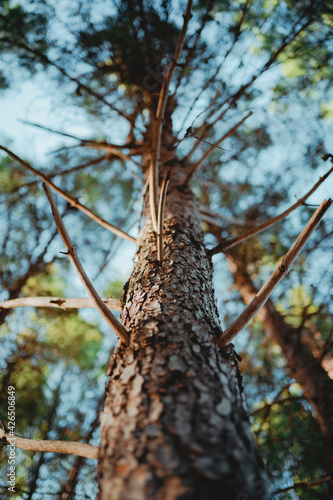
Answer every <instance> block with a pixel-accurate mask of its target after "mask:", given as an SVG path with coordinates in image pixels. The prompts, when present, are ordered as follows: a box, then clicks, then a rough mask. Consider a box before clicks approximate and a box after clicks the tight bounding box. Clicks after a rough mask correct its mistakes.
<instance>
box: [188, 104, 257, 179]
mask: <svg viewBox="0 0 333 500" xmlns="http://www.w3.org/2000/svg"><path fill="white" fill-rule="evenodd" d="M251 115H252V111H250V112H249V113H248V114H247V115H246V116H244V118H243V119H242V120H241V121H239V122H238V123H236V125H234V126H233V127H232V128H231V129H230V130H229V131H228V132H227V133H226V134H224V136H223V137H221V139H219V140H218V141H217V142H216V143H215V144H213V145H212V146H211V147H210V148H209V149H208V151H206V153H205V154H204V155H203V156H202V158H201V159H200V160H199V161H197V163H195V164H194V165H192V167H191V169H190V171H189V172H188V174H187V176H186V177H185V179H184V181H183V182H182V185H185V184H187V183H188V181H189V180H190V179H191V177H192V176H193V175H194V173H195V172H196V171H197V170H198V168H199V167H200V166H201V165H202V163H203V162H204V161H205V160H206V159H207V158H208V156H210V155H211V154H212V152H213V151H214V150H215V149H216V148H217V147H218V146H219V144H221V142H223V141H224V140H225V139H227V137H230V136H231V135H233V134H234V133H235V132H236V130H237V129H238V127H240V126H241V125H242V124H243V123H244V122H245V120H247V119H248V118H249V116H251Z"/></svg>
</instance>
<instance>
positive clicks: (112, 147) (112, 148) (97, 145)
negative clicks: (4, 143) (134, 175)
mask: <svg viewBox="0 0 333 500" xmlns="http://www.w3.org/2000/svg"><path fill="white" fill-rule="evenodd" d="M18 121H19V122H21V123H24V124H26V125H31V126H32V127H37V128H40V129H42V130H45V131H47V132H51V133H52V134H57V135H62V136H63V137H69V138H70V139H75V140H76V141H79V142H80V144H78V146H79V147H88V148H93V149H98V150H105V151H108V152H109V153H111V154H113V155H114V156H118V157H119V158H122V159H123V160H129V161H133V162H134V163H136V164H137V165H140V164H139V163H138V162H136V161H135V160H133V158H131V157H130V156H128V155H126V154H124V153H122V152H121V151H119V150H120V149H123V148H124V149H128V145H127V144H124V145H119V146H118V145H117V144H109V143H108V142H106V141H94V140H92V139H81V138H80V137H77V136H76V135H72V134H68V133H67V132H61V131H60V130H55V129H53V128H49V127H45V126H44V125H41V124H39V123H35V122H29V121H27V120H21V119H18Z"/></svg>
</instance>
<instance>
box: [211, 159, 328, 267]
mask: <svg viewBox="0 0 333 500" xmlns="http://www.w3.org/2000/svg"><path fill="white" fill-rule="evenodd" d="M332 172H333V167H332V168H331V169H330V170H329V171H328V172H326V174H325V175H323V176H322V177H319V180H318V182H316V184H315V185H314V186H313V187H312V188H311V189H310V191H308V192H307V193H306V194H305V195H304V196H303V197H302V198H300V199H299V200H298V201H297V202H296V203H294V205H292V206H291V207H289V208H288V209H287V210H285V211H284V212H282V214H280V215H277V216H276V217H273V218H272V219H269V220H268V221H266V222H263V223H262V224H260V225H259V226H257V227H255V228H253V229H250V231H247V232H246V233H244V234H241V235H240V236H237V237H236V238H233V239H232V240H229V241H225V242H224V243H220V244H219V245H216V247H214V248H212V249H210V250H208V254H209V255H210V256H211V257H212V256H213V255H216V254H217V253H220V252H225V251H226V250H229V249H230V248H232V247H234V246H236V245H238V244H239V243H241V242H242V241H245V240H248V239H249V238H251V237H252V236H254V235H255V234H258V233H261V232H262V231H264V230H265V229H267V228H268V227H270V226H273V225H274V224H276V223H277V222H279V221H280V220H283V219H285V218H286V217H287V216H288V215H289V214H290V213H291V212H293V211H294V210H296V208H298V207H299V206H301V205H304V202H305V201H306V200H307V199H308V198H309V197H310V196H311V195H312V194H313V193H314V192H315V191H316V189H318V187H319V186H320V185H321V184H322V183H323V182H324V181H325V180H326V179H327V177H328V176H329V175H330V174H331V173H332Z"/></svg>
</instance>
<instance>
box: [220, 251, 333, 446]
mask: <svg viewBox="0 0 333 500" xmlns="http://www.w3.org/2000/svg"><path fill="white" fill-rule="evenodd" d="M227 259H228V261H229V264H230V268H231V271H232V273H233V277H234V281H235V284H236V287H237V290H238V291H239V293H240V295H241V297H242V299H243V300H244V302H245V303H246V304H249V303H250V302H251V300H252V299H253V297H254V296H255V295H256V293H257V289H256V288H255V286H254V284H253V282H252V280H251V278H250V276H249V274H248V272H247V269H246V264H245V263H244V261H243V260H242V259H241V258H240V257H239V256H238V255H237V253H236V251H231V252H228V254H227ZM258 317H259V318H260V320H261V321H262V324H263V325H264V327H265V329H266V330H267V332H268V333H269V334H270V336H271V338H272V339H273V340H274V341H275V342H276V343H277V344H278V345H279V346H280V347H281V349H282V352H283V354H284V356H285V358H286V360H287V363H288V365H289V368H290V371H291V375H292V377H293V378H294V379H295V380H296V382H297V383H298V384H299V385H300V386H301V387H302V389H303V392H304V395H305V397H306V398H307V400H308V401H309V403H310V404H311V405H312V407H313V408H314V410H315V413H316V416H317V420H318V422H319V424H320V426H321V428H322V430H323V431H324V432H325V433H327V434H329V435H330V436H331V437H332V432H333V380H332V379H331V378H330V376H329V374H328V372H327V371H326V370H325V369H324V367H323V366H321V363H320V359H317V358H316V357H315V356H314V355H313V353H312V352H311V350H310V349H309V347H308V346H307V345H306V343H305V342H303V341H302V337H301V332H300V331H299V330H298V329H296V328H293V327H292V326H290V325H288V323H286V321H285V320H284V318H283V316H282V315H281V314H280V313H279V312H278V311H277V310H276V309H275V307H274V304H273V303H272V301H271V300H268V301H267V302H266V304H265V305H264V307H263V308H262V309H261V311H260V312H259V315H258Z"/></svg>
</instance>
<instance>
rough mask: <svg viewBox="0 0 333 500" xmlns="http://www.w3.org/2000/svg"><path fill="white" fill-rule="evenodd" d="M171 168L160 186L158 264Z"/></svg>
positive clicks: (160, 259)
mask: <svg viewBox="0 0 333 500" xmlns="http://www.w3.org/2000/svg"><path fill="white" fill-rule="evenodd" d="M170 174H171V170H169V171H168V173H167V174H166V176H165V177H164V179H163V183H162V186H161V194H160V199H159V203H158V219H157V259H158V261H159V263H160V264H162V262H163V224H164V208H165V199H166V193H167V189H168V185H169V182H170V181H169V179H170Z"/></svg>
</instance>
